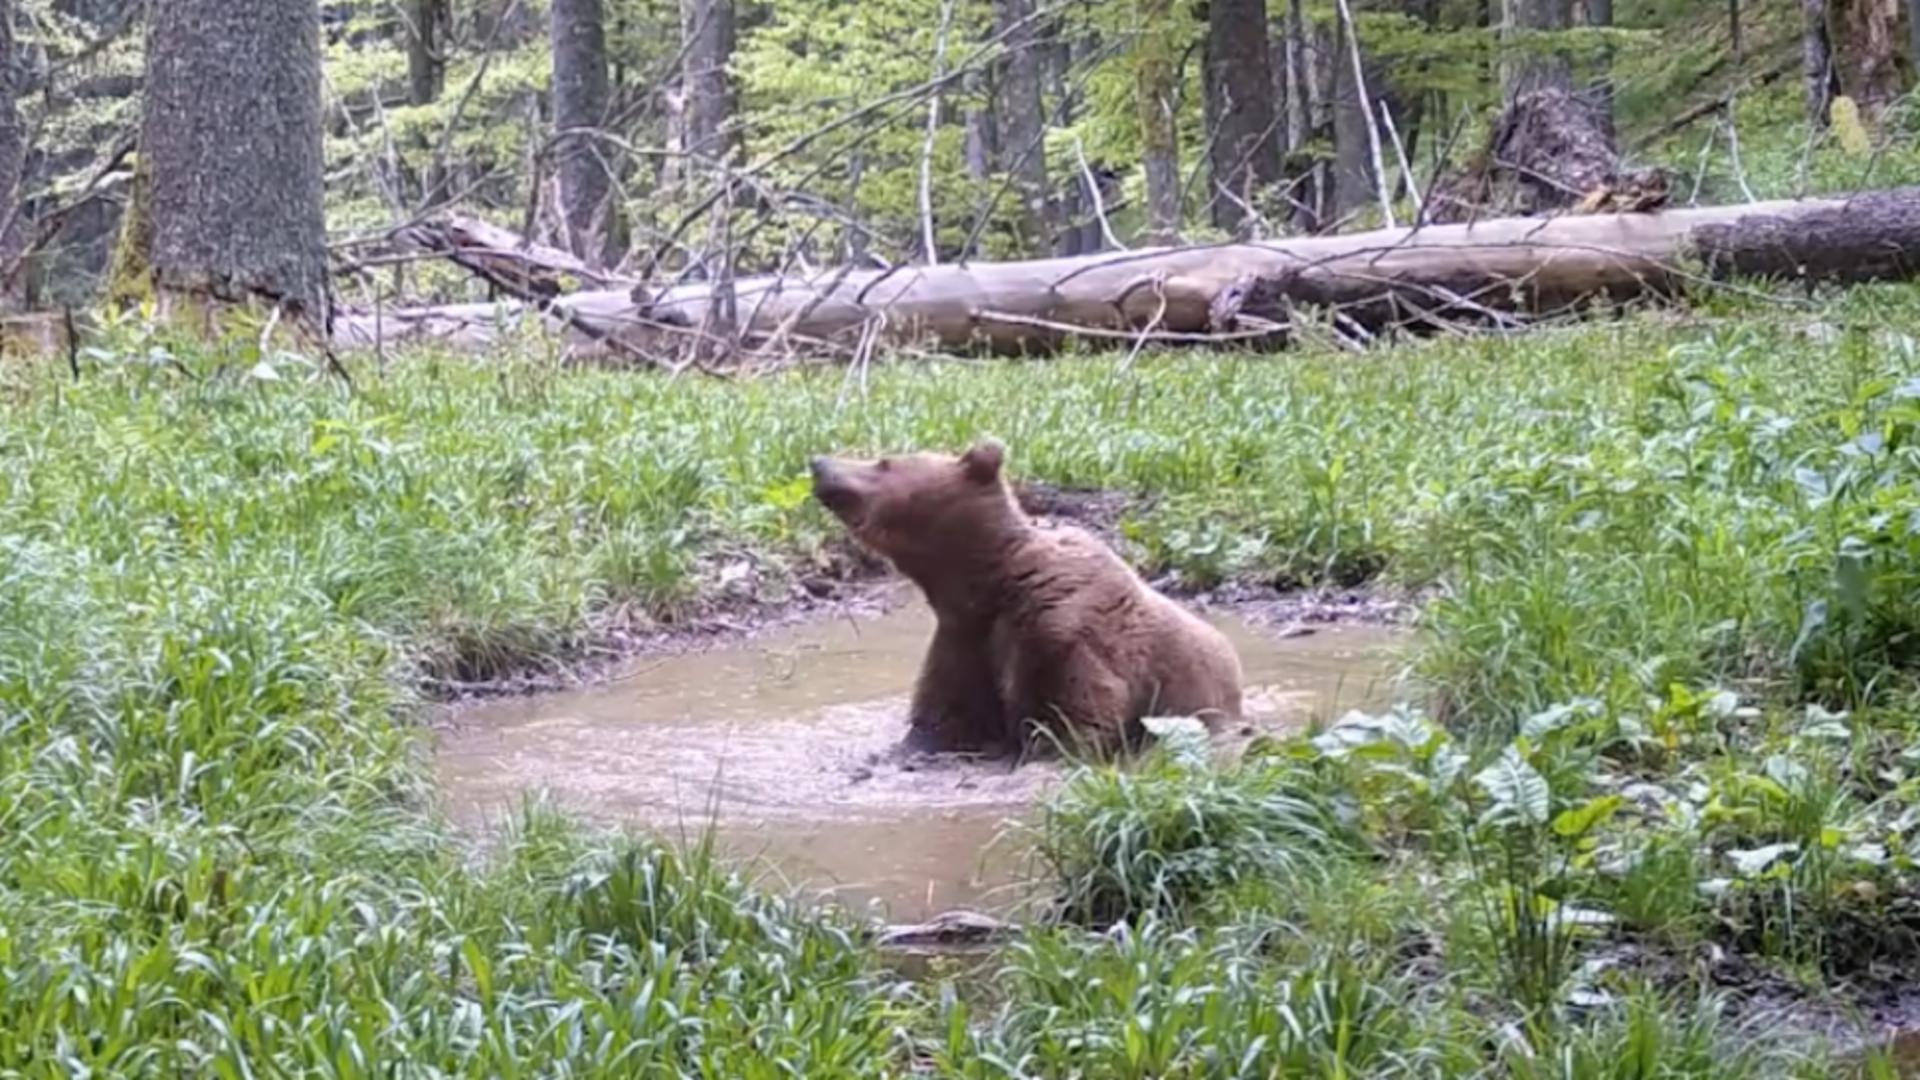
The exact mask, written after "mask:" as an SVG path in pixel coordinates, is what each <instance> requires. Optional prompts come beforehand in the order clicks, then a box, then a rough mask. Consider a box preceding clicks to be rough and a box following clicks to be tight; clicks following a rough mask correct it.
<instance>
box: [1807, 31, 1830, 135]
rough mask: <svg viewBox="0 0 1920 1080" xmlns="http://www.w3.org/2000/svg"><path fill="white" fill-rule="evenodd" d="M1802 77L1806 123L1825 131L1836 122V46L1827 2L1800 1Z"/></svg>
mask: <svg viewBox="0 0 1920 1080" xmlns="http://www.w3.org/2000/svg"><path fill="white" fill-rule="evenodd" d="M1800 78H1801V83H1802V85H1803V86H1804V87H1805V88H1806V105H1807V123H1809V124H1812V125H1813V126H1814V127H1815V128H1818V129H1822V130H1824V129H1825V128H1826V126H1827V124H1828V123H1829V122H1830V121H1831V120H1832V119H1833V85H1834V73H1833V46H1832V43H1831V42H1830V41H1829V40H1828V38H1827V0H1800Z"/></svg>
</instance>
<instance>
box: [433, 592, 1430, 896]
mask: <svg viewBox="0 0 1920 1080" xmlns="http://www.w3.org/2000/svg"><path fill="white" fill-rule="evenodd" d="M1209 617H1210V618H1211V619H1212V620H1213V621H1214V622H1215V623H1216V625H1219V626H1220V627H1221V628H1222V629H1223V630H1224V631H1225V632H1226V633H1227V634H1228V636H1229V637H1230V638H1231V639H1232V641H1233V643H1234V645H1235V647H1236V648H1237V649H1238V650H1239V652H1240V656H1241V660H1242V663H1243V665H1244V667H1245V670H1246V683H1247V709H1246V711H1247V717H1246V721H1245V723H1244V724H1242V725H1241V726H1240V727H1238V728H1236V729H1234V730H1231V731H1224V732H1222V733H1221V735H1220V737H1219V739H1218V740H1217V743H1218V746H1219V749H1220V752H1221V753H1222V754H1223V755H1225V754H1232V753H1234V752H1235V751H1236V750H1237V749H1238V748H1239V747H1241V746H1244V744H1245V743H1246V741H1248V740H1249V739H1251V738H1253V737H1255V736H1257V735H1259V734H1262V733H1278V732H1288V731H1293V730H1297V729H1299V728H1300V727H1302V726H1304V725H1306V724H1309V723H1311V722H1312V721H1314V720H1315V719H1325V718H1330V717H1332V716H1335V715H1338V714H1339V713H1340V712H1344V711H1345V710H1347V709H1349V708H1359V707H1369V706H1378V705H1381V704H1384V703H1386V702H1387V701H1388V700H1389V699H1390V698H1391V697H1392V695H1393V684H1392V680H1393V677H1394V676H1395V674H1396V673H1397V671H1398V668H1399V665H1400V663H1401V662H1402V661H1403V658H1404V655H1405V646H1406V644H1407V632H1406V631H1404V630H1401V629H1397V628H1395V627H1393V626H1391V625H1383V624H1366V623H1349V622H1331V623H1329V622H1312V623H1308V622H1303V621H1301V620H1299V619H1287V618H1276V617H1275V613H1274V612H1272V611H1269V610H1259V609H1254V608H1247V609H1244V610H1243V609H1241V608H1238V607H1223V608H1216V609H1214V610H1212V611H1211V612H1210V613H1209ZM932 630H933V619H932V615H931V614H930V613H929V612H928V611H927V610H926V608H925V607H924V606H923V605H922V604H921V603H920V602H919V601H918V599H917V597H914V596H912V595H910V594H909V593H908V592H907V591H905V590H899V589H895V590H888V591H886V592H884V593H882V594H880V595H879V596H877V597H876V598H875V601H874V602H873V603H872V604H870V605H866V612H865V614H863V615H860V614H853V613H851V612H849V613H847V614H845V615H843V616H842V617H838V618H833V619H827V620H821V621H815V622H809V623H803V624H798V625H790V626H783V627H778V628H776V629H773V630H770V631H768V632H765V633H760V634H756V635H753V636H750V637H745V638H741V639H734V640H725V639H723V640H717V641H715V642H713V643H712V644H711V645H710V646H709V647H707V648H705V649H702V650H698V651H684V652H679V653H675V654H668V655H655V656H643V657H636V658H633V659H631V660H629V661H627V662H625V663H624V664H623V665H622V666H621V667H620V668H619V669H618V670H616V671H615V672H614V673H613V674H612V675H611V676H610V677H609V678H607V679H605V680H603V681H601V682H599V683H597V684H595V685H591V686H586V687H581V688H577V689H572V690H567V691H562V692H556V693H547V694H539V695H534V696H527V697H519V698H509V699H497V700H491V701H481V702H471V703H467V704H465V705H460V706H455V707H452V708H450V709H448V710H447V711H446V713H445V714H444V715H443V718H442V722H441V724H440V725H439V731H438V733H437V735H438V738H437V743H438V746H437V755H436V767H437V771H438V774H439V777H440V781H441V791H442V795H443V798H444V800H445V808H446V810H447V812H448V813H449V814H450V815H451V816H452V818H453V819H454V820H455V821H456V823H458V824H459V825H461V826H462V827H465V828H468V829H472V830H476V831H479V832H483V833H484V832H486V831H489V830H491V829H492V828H493V827H495V826H496V825H497V824H498V823H500V822H501V821H503V820H507V819H510V818H511V817H512V816H513V815H514V814H515V813H516V812H517V811H518V809H519V807H520V806H521V805H522V803H523V800H524V799H525V798H527V797H528V796H530V795H531V796H536V797H541V798H544V799H546V800H548V801H550V802H551V803H553V804H555V805H557V806H558V807H560V808H562V809H564V810H566V811H568V812H570V813H573V814H575V815H578V816H581V817H583V818H585V819H588V820H591V821H597V822H601V823H604V824H608V825H617V826H627V827H637V828H640V829H643V830H646V831H649V832H652V833H655V834H657V835H661V836H663V837H665V838H667V839H669V840H675V839H682V838H685V839H693V838H696V837H698V836H699V835H700V834H701V833H703V832H704V831H705V830H707V829H708V828H709V827H711V828H712V829H713V830H714V832H715V836H716V839H717V841H718V842H719V844H720V846H721V847H722V849H723V850H725V851H726V852H728V853H729V854H730V855H732V856H733V857H735V858H738V859H740V860H742V862H743V864H746V865H749V866H751V867H753V868H755V869H756V870H757V871H759V872H760V873H763V874H764V875H766V877H765V879H764V881H765V883H766V884H769V885H770V886H772V887H775V888H779V887H791V888H798V889H803V890H807V891H813V892H823V893H826V894H828V895H830V896H831V897H832V898H834V899H835V900H838V901H840V902H842V903H846V904H851V905H853V906H855V907H864V906H869V905H871V906H877V907H878V908H879V910H878V911H877V912H876V914H878V915H881V916H883V917H885V918H888V919H891V920H893V921H896V922H899V921H915V920H919V919H924V918H926V917H928V916H930V915H932V914H935V913H938V912H942V911H948V910H952V909H955V908H961V907H970V908H978V909H982V910H997V911H1009V910H1012V909H1013V908H1014V907H1016V906H1017V902H1018V900H1019V897H1018V895H1017V894H1016V893H1014V892H1013V891H1012V890H1011V889H1010V888H1009V886H1008V883H1009V882H1010V881H1013V880H1015V879H1017V878H1018V877H1019V876H1020V875H1019V870H1020V861H1021V858H1022V853H1021V852H1020V851H1019V850H1018V845H1017V844H1015V843H1010V842H1004V841H1002V842H998V843H996V838H997V837H999V836H1000V834H1001V832H1002V829H1003V826H1004V825H1005V823H1006V822H1007V821H1008V820H1009V819H1011V818H1014V817H1017V816H1019V815H1020V814H1022V813H1023V812H1024V811H1025V810H1026V809H1027V808H1029V807H1030V806H1031V805H1032V804H1033V802H1034V801H1035V800H1036V799H1038V798H1039V797H1041V796H1042V795H1044V794H1045V793H1046V792H1047V791H1048V790H1049V789H1051V788H1052V787H1053V786H1054V785H1056V784H1057V783H1058V782H1059V780H1060V778H1061V776H1062V775H1063V770H1062V767H1061V766H1059V765H1057V764H1052V763H1034V764H1027V765H1023V766H1021V767H1019V768H1011V767H1010V766H1009V763H1007V762H1005V761H980V760H969V759H966V758H960V757H945V756H942V757H937V758H928V757H920V758H907V757H903V756H902V755H900V754H899V753H897V752H896V750H897V747H898V744H899V742H900V740H901V738H902V737H903V736H904V735H905V733H906V723H907V722H906V711H907V698H908V694H909V693H910V692H911V688H912V684H913V678H914V674H915V672H916V671H917V669H918V666H919V663H920V659H921V656H922V655H923V653H924V651H925V649H926V645H927V641H928V639H929V638H930V636H931V635H932Z"/></svg>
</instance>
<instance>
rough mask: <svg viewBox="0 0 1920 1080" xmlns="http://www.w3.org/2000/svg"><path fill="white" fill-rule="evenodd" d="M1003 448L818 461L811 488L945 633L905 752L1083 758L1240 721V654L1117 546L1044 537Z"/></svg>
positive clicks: (917, 700) (1051, 534) (1058, 533)
mask: <svg viewBox="0 0 1920 1080" xmlns="http://www.w3.org/2000/svg"><path fill="white" fill-rule="evenodd" d="M1005 458H1006V450H1005V448H1004V447H1002V446H1001V445H1000V444H999V443H997V442H993V441H986V442H981V443H979V444H977V445H975V446H974V447H973V448H972V449H971V450H968V451H967V452H966V453H965V454H964V455H962V456H960V457H951V456H949V455H945V454H929V453H922V454H906V455H902V456H898V457H885V458H880V459H878V460H871V461H867V460H850V459H845V458H829V457H819V458H815V459H813V462H812V469H813V492H814V497H815V498H817V499H819V501H820V502H821V504H823V505H824V506H826V508H827V509H828V510H830V511H832V512H833V514H834V515H835V516H836V517H838V518H839V519H840V520H841V521H842V522H843V523H845V525H846V526H847V529H848V531H850V532H851V533H852V534H853V536H854V538H855V539H857V540H858V541H859V542H860V543H862V544H863V545H865V546H866V547H867V548H869V549H870V550H872V551H874V552H875V553H876V554H879V555H881V556H882V557H884V558H886V559H887V560H888V561H889V562H891V563H892V564H893V565H894V566H895V567H896V568H897V569H898V570H899V571H900V572H901V573H902V574H905V575H906V576H907V577H908V578H910V579H912V581H913V582H914V584H916V585H918V586H919V587H920V589H921V591H922V592H924V593H925V594H926V597H927V602H928V604H929V605H930V606H931V607H932V608H933V612H934V616H935V619H936V621H937V628H936V630H935V631H934V635H933V644H932V646H931V647H930V648H929V649H928V651H927V657H926V661H925V663H924V664H923V666H922V668H921V671H920V678H919V683H918V685H917V686H916V687H915V689H914V695H913V705H912V710H911V721H912V729H911V732H910V734H909V735H908V739H907V747H908V748H909V749H911V750H921V751H955V750H971V751H986V752H996V753H999V752H1009V751H1014V750H1022V751H1025V750H1031V749H1034V748H1035V747H1036V745H1040V746H1042V747H1044V743H1041V744H1036V742H1035V740H1034V735H1035V734H1036V733H1037V732H1046V733H1049V734H1050V735H1051V736H1052V740H1048V741H1053V740H1057V741H1058V742H1059V743H1060V744H1061V745H1064V746H1068V747H1071V748H1073V749H1075V750H1076V751H1078V752H1083V753H1086V752H1092V753H1111V752H1113V751H1116V750H1121V749H1125V748H1128V747H1131V746H1134V745H1137V743H1138V741H1139V738H1140V736H1141V734H1142V730H1143V729H1142V726H1141V723H1140V721H1141V719H1142V718H1143V717H1149V716H1195V717H1199V718H1200V719H1202V720H1204V721H1206V722H1208V723H1209V725H1212V724H1216V723H1219V722H1222V721H1233V720H1237V719H1239V716H1240V659H1239V657H1238V656H1237V655H1235V653H1234V651H1233V646H1232V645H1231V644H1229V643H1228V641H1227V639H1226V637H1225V636H1224V635H1222V634H1221V633H1220V632H1219V631H1218V630H1216V629H1214V628H1213V627H1212V626H1210V625H1208V624H1207V623H1206V622H1204V621H1202V620H1201V619H1200V618H1198V617H1197V616H1195V615H1193V614H1192V613H1191V612H1188V611H1187V610H1186V609H1184V608H1182V607H1181V606H1180V605H1178V604H1176V603H1174V602H1173V601H1172V600H1169V599H1167V598H1166V597H1165V596H1162V595H1161V594H1159V593H1157V592H1155V591H1154V590H1153V589H1151V588H1149V587H1148V586H1147V584H1146V583H1145V582H1144V581H1142V580H1141V579H1140V577H1139V575H1137V574H1135V573H1134V572H1133V570H1132V568H1130V567H1129V566H1127V564H1126V563H1124V562H1122V561H1121V560H1120V558H1119V557H1118V556H1117V555H1115V554H1114V553H1113V551H1112V550H1111V549H1109V548H1108V547H1107V546H1106V545H1105V544H1103V543H1101V542H1100V541H1099V540H1098V539H1096V538H1094V537H1093V536H1092V535H1090V534H1088V533H1087V532H1085V531H1083V530H1081V529H1077V528H1071V527H1065V526H1060V527H1053V526H1042V525H1041V524H1039V523H1038V522H1035V521H1034V520H1033V519H1031V518H1029V517H1028V516H1027V515H1026V513H1025V512H1024V511H1022V510H1021V508H1020V504H1019V503H1018V502H1017V501H1015V499H1014V495H1013V491H1012V489H1010V488H1009V487H1008V485H1007V481H1006V478H1005V477H1004V476H1003V475H1002V466H1003V464H1004V462H1005Z"/></svg>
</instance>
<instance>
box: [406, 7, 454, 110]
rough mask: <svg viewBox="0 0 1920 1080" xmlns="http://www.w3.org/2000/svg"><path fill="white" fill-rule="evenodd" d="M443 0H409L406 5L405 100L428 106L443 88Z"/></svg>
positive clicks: (444, 43) (445, 63)
mask: <svg viewBox="0 0 1920 1080" xmlns="http://www.w3.org/2000/svg"><path fill="white" fill-rule="evenodd" d="M448 19H449V15H448V12H447V0H413V2H412V3H411V4H409V5H408V6H407V101H408V102H409V103H410V104H413V105H431V104H433V103H434V102H436V101H438V100H440V93H441V91H442V90H444V89H445V88H446V82H447V58H446V55H445V53H444V52H443V51H442V50H444V49H445V48H446V39H447V36H448V35H447V29H448V27H447V22H448Z"/></svg>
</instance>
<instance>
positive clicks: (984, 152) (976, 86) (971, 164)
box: [962, 71, 1000, 184]
mask: <svg viewBox="0 0 1920 1080" xmlns="http://www.w3.org/2000/svg"><path fill="white" fill-rule="evenodd" d="M962 85H963V86H965V87H966V91H967V98H968V102H969V104H968V105H967V116H966V121H965V122H966V133H967V134H966V158H967V177H968V178H969V179H971V180H973V181H974V182H976V183H981V184H984V183H986V182H987V181H988V180H989V179H990V178H991V177H992V176H993V163H994V162H995V161H996V160H997V159H998V158H999V157H1000V132H999V127H998V126H997V125H996V124H995V123H994V117H993V98H994V92H993V78H992V75H991V74H989V73H983V72H977V71H976V72H970V73H968V75H967V76H966V78H965V80H964V81H963V82H962Z"/></svg>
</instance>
